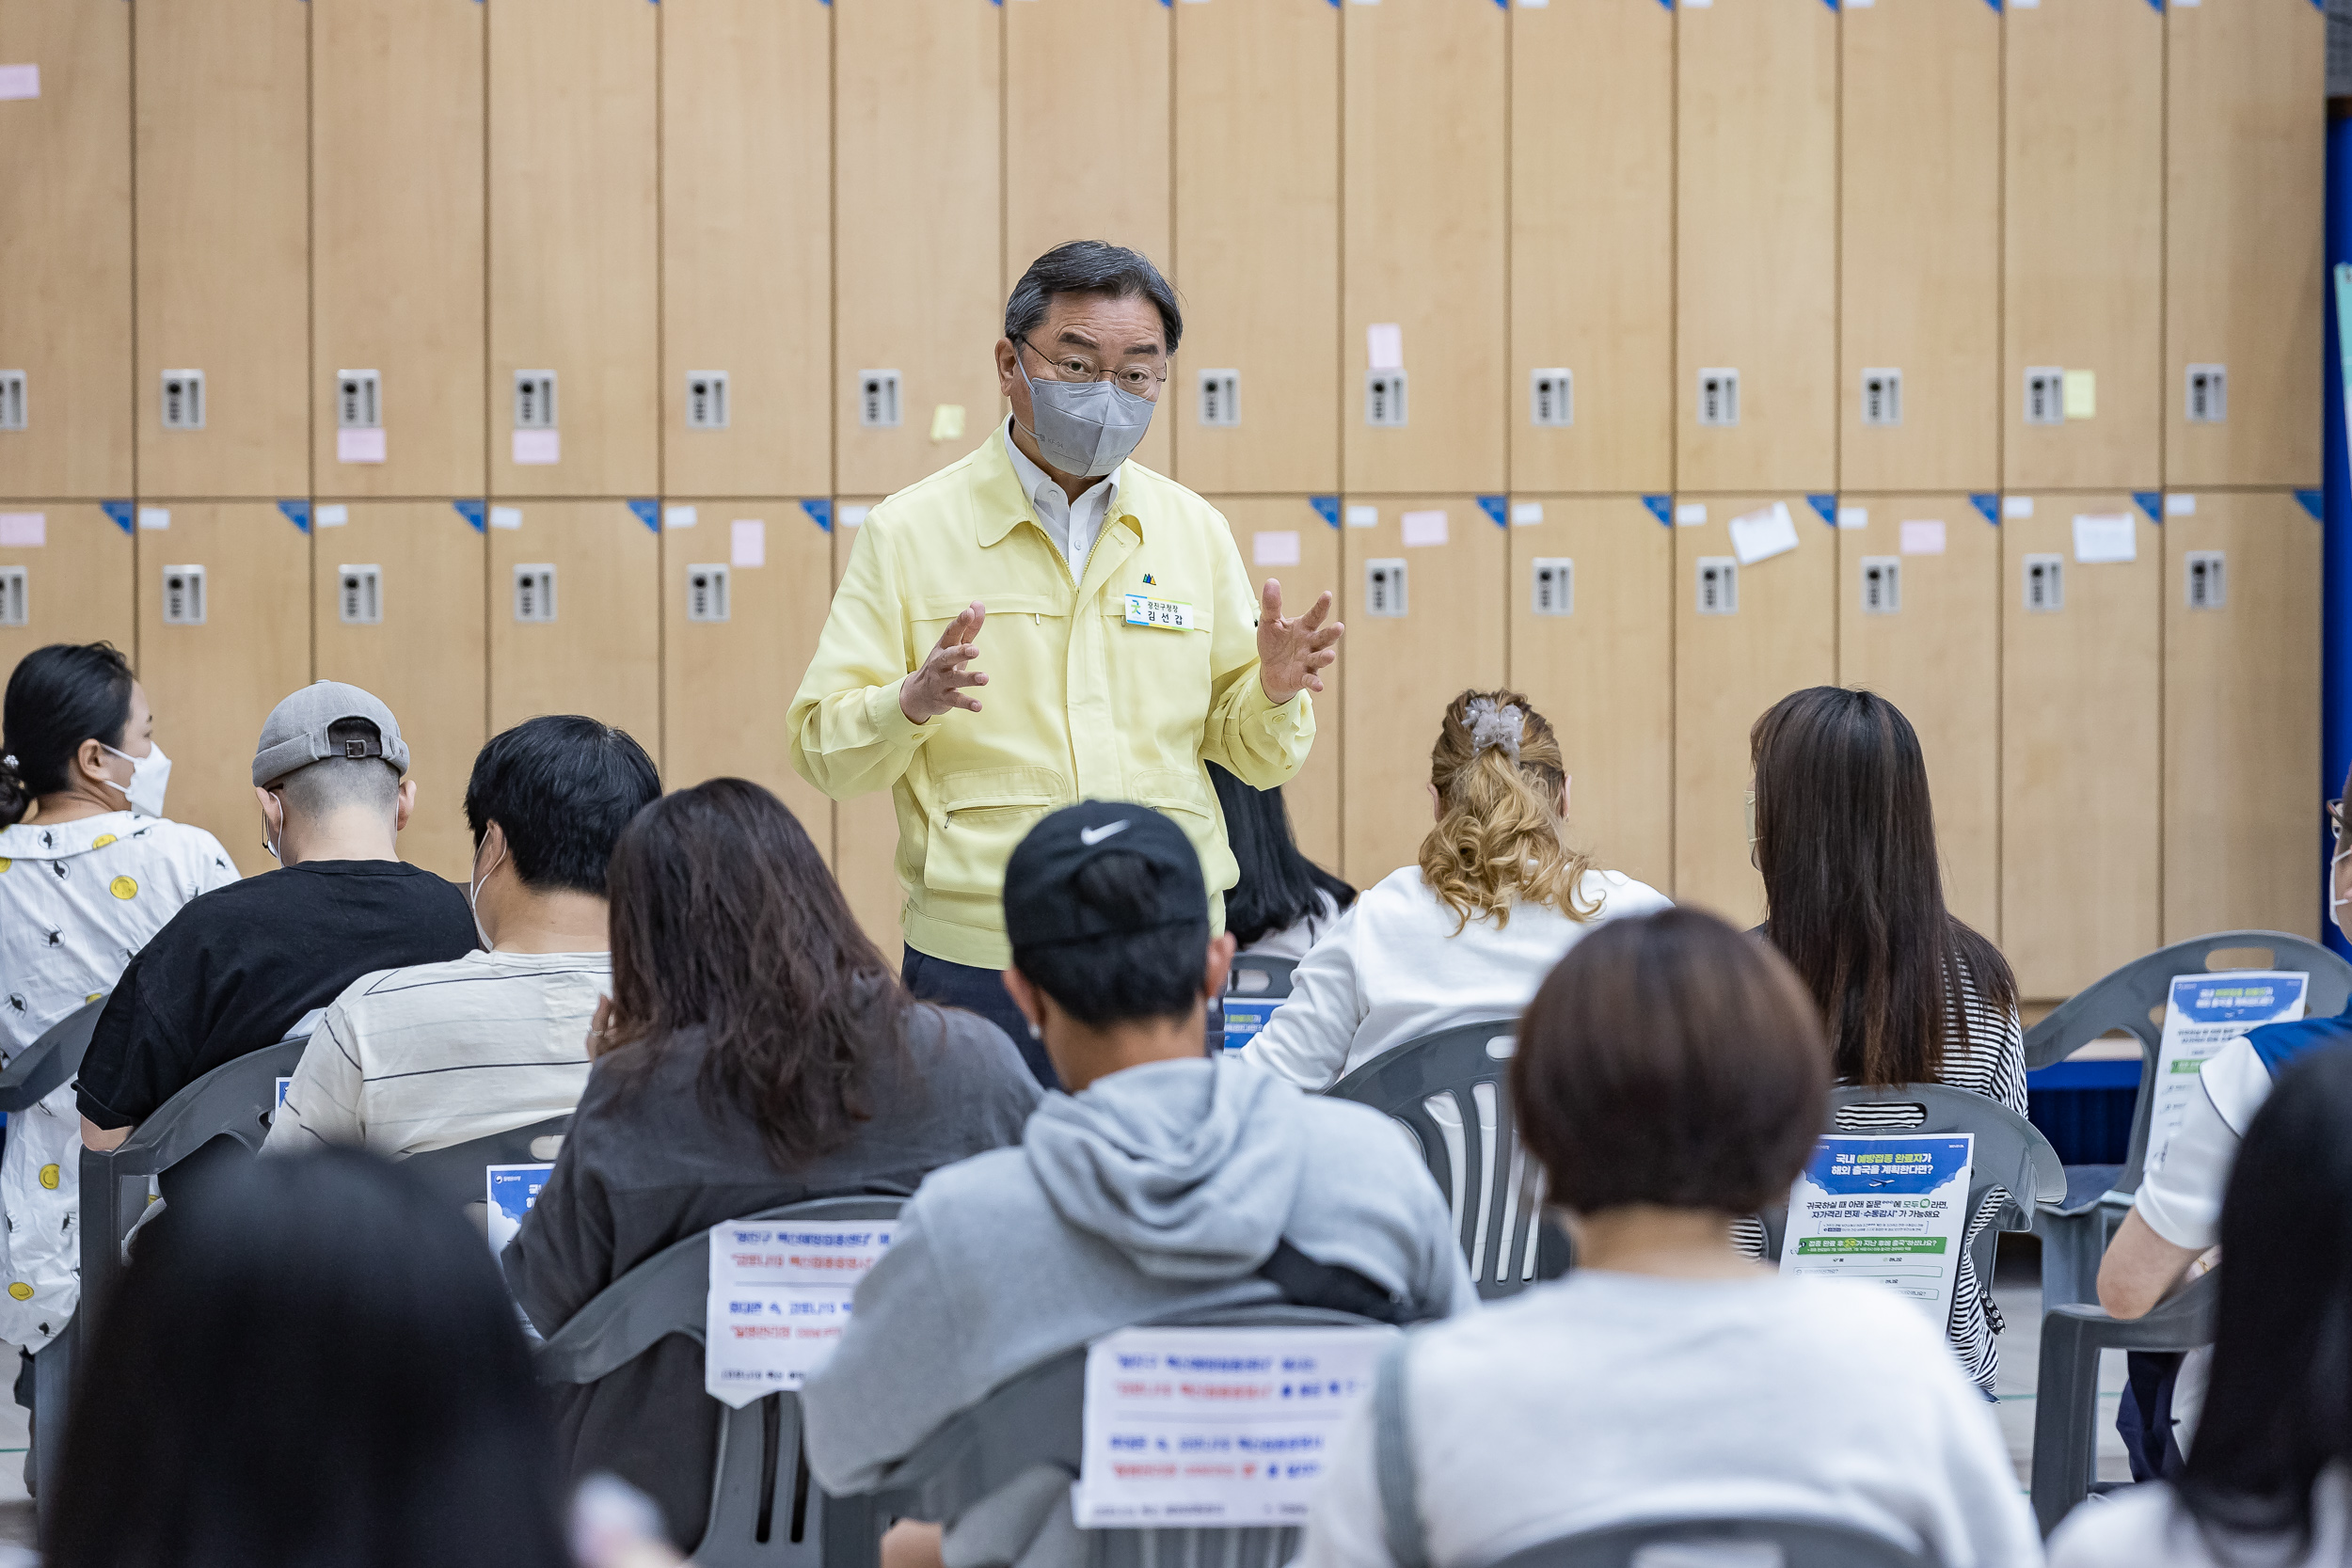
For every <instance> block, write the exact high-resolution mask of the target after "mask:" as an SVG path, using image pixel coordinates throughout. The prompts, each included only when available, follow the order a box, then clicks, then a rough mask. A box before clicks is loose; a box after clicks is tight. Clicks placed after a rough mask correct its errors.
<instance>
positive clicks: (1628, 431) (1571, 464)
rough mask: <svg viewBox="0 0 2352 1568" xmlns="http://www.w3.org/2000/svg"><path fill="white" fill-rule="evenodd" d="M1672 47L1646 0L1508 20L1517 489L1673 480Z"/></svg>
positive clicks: (1606, 0)
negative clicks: (1541, 394)
mask: <svg viewBox="0 0 2352 1568" xmlns="http://www.w3.org/2000/svg"><path fill="white" fill-rule="evenodd" d="M1674 43H1675V19H1674V12H1673V11H1671V10H1669V9H1667V8H1665V7H1663V6H1660V5H1657V4H1655V3H1653V0H1599V3H1598V4H1594V5H1578V6H1557V7H1554V6H1545V7H1542V8H1537V9H1534V10H1525V9H1522V10H1520V11H1519V12H1518V13H1517V14H1516V15H1515V16H1514V17H1513V18H1512V22H1511V377H1510V385H1509V387H1508V388H1506V394H1505V399H1504V401H1505V404H1506V406H1507V409H1508V414H1507V418H1508V422H1509V424H1510V428H1511V431H1512V436H1511V443H1510V445H1511V484H1512V488H1514V489H1516V490H1527V491H1536V490H1654V491H1655V490H1665V489H1667V488H1669V487H1670V486H1671V485H1672V484H1673V483H1674V276H1675V274H1674V189H1675V186H1674V145H1675V144H1674V137H1675V125H1674V113H1675V111H1674V103H1675V80H1674V78H1675V66H1674ZM1597 148H1606V149H1607V155H1606V156H1598V157H1597V156H1595V150H1596V149H1597ZM1547 372H1565V381H1566V388H1565V396H1564V395H1563V394H1562V392H1561V390H1560V389H1559V387H1558V382H1559V380H1560V378H1559V377H1557V376H1547ZM1539 376H1544V377H1547V379H1548V380H1549V381H1550V382H1551V383H1552V384H1553V385H1552V389H1551V391H1550V392H1549V398H1550V399H1558V400H1560V401H1558V402H1551V401H1549V400H1548V401H1547V402H1546V403H1545V404H1543V405H1542V406H1540V407H1539V406H1538V404H1537V392H1536V388H1535V383H1536V378H1538V377H1539Z"/></svg>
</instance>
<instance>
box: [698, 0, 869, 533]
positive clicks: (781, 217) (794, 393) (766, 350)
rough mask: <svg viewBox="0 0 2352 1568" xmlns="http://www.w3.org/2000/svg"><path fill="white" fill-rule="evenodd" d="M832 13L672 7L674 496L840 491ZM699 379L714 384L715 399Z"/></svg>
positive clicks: (733, 4) (815, 8) (705, 0)
mask: <svg viewBox="0 0 2352 1568" xmlns="http://www.w3.org/2000/svg"><path fill="white" fill-rule="evenodd" d="M829 16H830V13H829V12H828V11H827V9H826V8H825V7H824V6H823V5H822V4H820V3H819V0H782V3H778V0H668V3H667V4H665V5H663V6H662V8H661V79H662V89H661V225H662V235H661V245H662V340H661V342H662V364H661V406H662V427H661V428H662V483H664V485H665V486H666V487H667V489H668V492H669V494H671V495H674V496H744V495H751V496H760V495H770V496H772V495H780V494H781V495H789V494H792V493H794V492H796V491H797V492H799V493H801V494H803V495H823V494H825V493H826V491H828V490H829V489H831V488H832V485H833V427H832V408H833V400H832V397H831V395H830V393H829V392H828V390H827V386H828V383H827V378H826V366H827V365H828V363H829V362H830V361H831V359H832V356H833V227H832V222H831V218H830V205H831V192H830V189H829V185H830V182H831V181H832V178H833V168H832V156H833V155H832V151H831V138H832V133H833V102H832V77H831V71H832V64H831V60H832V54H831V44H832V28H831V26H830V24H829V20H828V19H829ZM712 372H716V373H717V374H720V375H723V376H724V377H725V378H726V380H725V383H724V388H723V393H714V391H713V389H712V387H711V386H710V385H709V376H710V374H711V373H712ZM690 378H699V379H701V380H702V381H703V382H704V383H705V385H704V386H703V387H702V388H700V391H701V396H700V398H697V397H696V396H695V390H696V388H693V387H692V386H691V384H690ZM722 404H723V406H722ZM722 421H723V422H722Z"/></svg>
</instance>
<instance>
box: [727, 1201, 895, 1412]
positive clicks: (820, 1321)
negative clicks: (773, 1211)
mask: <svg viewBox="0 0 2352 1568" xmlns="http://www.w3.org/2000/svg"><path fill="white" fill-rule="evenodd" d="M897 1231H898V1225H897V1222H895V1221H892V1220H791V1221H770V1220H728V1221H726V1222H724V1223H723V1224H720V1225H714V1226H712V1227H710V1243H709V1245H710V1290H709V1293H708V1294H707V1296H706V1297H705V1298H704V1299H705V1302H706V1306H705V1308H704V1311H705V1318H704V1323H703V1388H704V1391H705V1392H707V1393H708V1394H709V1395H710V1397H711V1398H712V1399H714V1400H718V1401H720V1402H723V1403H725V1404H727V1405H730V1406H732V1407H734V1408H736V1409H741V1408H742V1407H743V1406H744V1405H747V1404H749V1403H751V1402H752V1401H754V1400H755V1399H759V1398H761V1397H762V1396H764V1395H768V1394H774V1393H780V1392H783V1391H786V1390H788V1389H796V1388H798V1387H800V1386H801V1385H802V1383H803V1381H804V1380H805V1379H806V1378H807V1377H808V1374H809V1373H811V1372H813V1371H816V1370H818V1368H820V1367H822V1366H823V1365H824V1364H825V1363H826V1362H827V1361H828V1360H830V1359H831V1358H832V1356H833V1352H834V1346H835V1345H837V1344H839V1343H840V1342H841V1331H842V1330H843V1329H845V1328H847V1327H849V1326H850V1297H851V1296H853V1295H854V1294H855V1293H856V1291H857V1285H858V1281H859V1280H861V1279H864V1278H865V1277H866V1274H867V1272H868V1271H869V1270H871V1269H872V1268H873V1266H874V1265H875V1264H876V1263H878V1262H880V1261H882V1254H883V1253H885V1252H887V1251H889V1250H890V1240H891V1237H892V1236H894V1235H895V1234H896V1233H897Z"/></svg>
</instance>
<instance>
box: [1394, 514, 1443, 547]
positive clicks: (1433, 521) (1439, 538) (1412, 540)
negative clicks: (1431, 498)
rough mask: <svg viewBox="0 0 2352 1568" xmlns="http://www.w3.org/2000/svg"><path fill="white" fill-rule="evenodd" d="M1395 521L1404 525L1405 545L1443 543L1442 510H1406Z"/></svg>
mask: <svg viewBox="0 0 2352 1568" xmlns="http://www.w3.org/2000/svg"><path fill="white" fill-rule="evenodd" d="M1397 521H1398V522H1400V523H1402V524H1403V525H1404V527H1405V543H1406V544H1407V545H1411V546H1422V545H1442V544H1444V543H1445V514H1444V513H1442V512H1407V513H1406V514H1405V515H1403V516H1402V517H1399V518H1398V519H1397Z"/></svg>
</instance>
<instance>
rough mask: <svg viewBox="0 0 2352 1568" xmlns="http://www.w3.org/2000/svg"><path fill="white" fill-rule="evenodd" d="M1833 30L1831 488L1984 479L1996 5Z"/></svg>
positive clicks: (1992, 466) (1992, 398) (1931, 5)
mask: <svg viewBox="0 0 2352 1568" xmlns="http://www.w3.org/2000/svg"><path fill="white" fill-rule="evenodd" d="M1842 45H1843V48H1844V52H1845V60H1844V69H1843V72H1842V76H1841V80H1842V83H1843V93H1842V102H1841V103H1840V106H1839V115H1838V120H1839V167H1840V177H1841V181H1842V189H1841V191H1840V193H1839V199H1838V215H1839V245H1840V254H1839V259H1838V277H1839V282H1840V287H1839V302H1838V341H1839V345H1840V354H1839V361H1840V362H1839V365H1838V369H1837V382H1838V390H1837V400H1838V409H1839V439H1838V482H1839V484H1840V487H1841V488H1844V489H1848V490H1896V489H1902V490H1952V489H1961V488H1973V489H1977V490H1991V489H1994V488H1996V487H1997V485H1998V484H1999V482H2000V436H2001V395H2000V385H2001V383H2000V374H2001V362H2000V341H2001V326H2000V309H2001V297H2000V288H2001V134H2000V123H2001V13H2000V10H1999V8H1997V7H1996V6H1994V5H1992V4H1989V3H1988V0H1890V3H1889V4H1886V5H1883V6H1882V5H1872V6H1868V7H1860V8H1853V9H1851V10H1849V11H1848V12H1847V13H1846V17H1845V23H1844V26H1843V39H1842ZM1888 372H1893V373H1892V374H1890V373H1888ZM1988 885H1989V884H1988Z"/></svg>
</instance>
